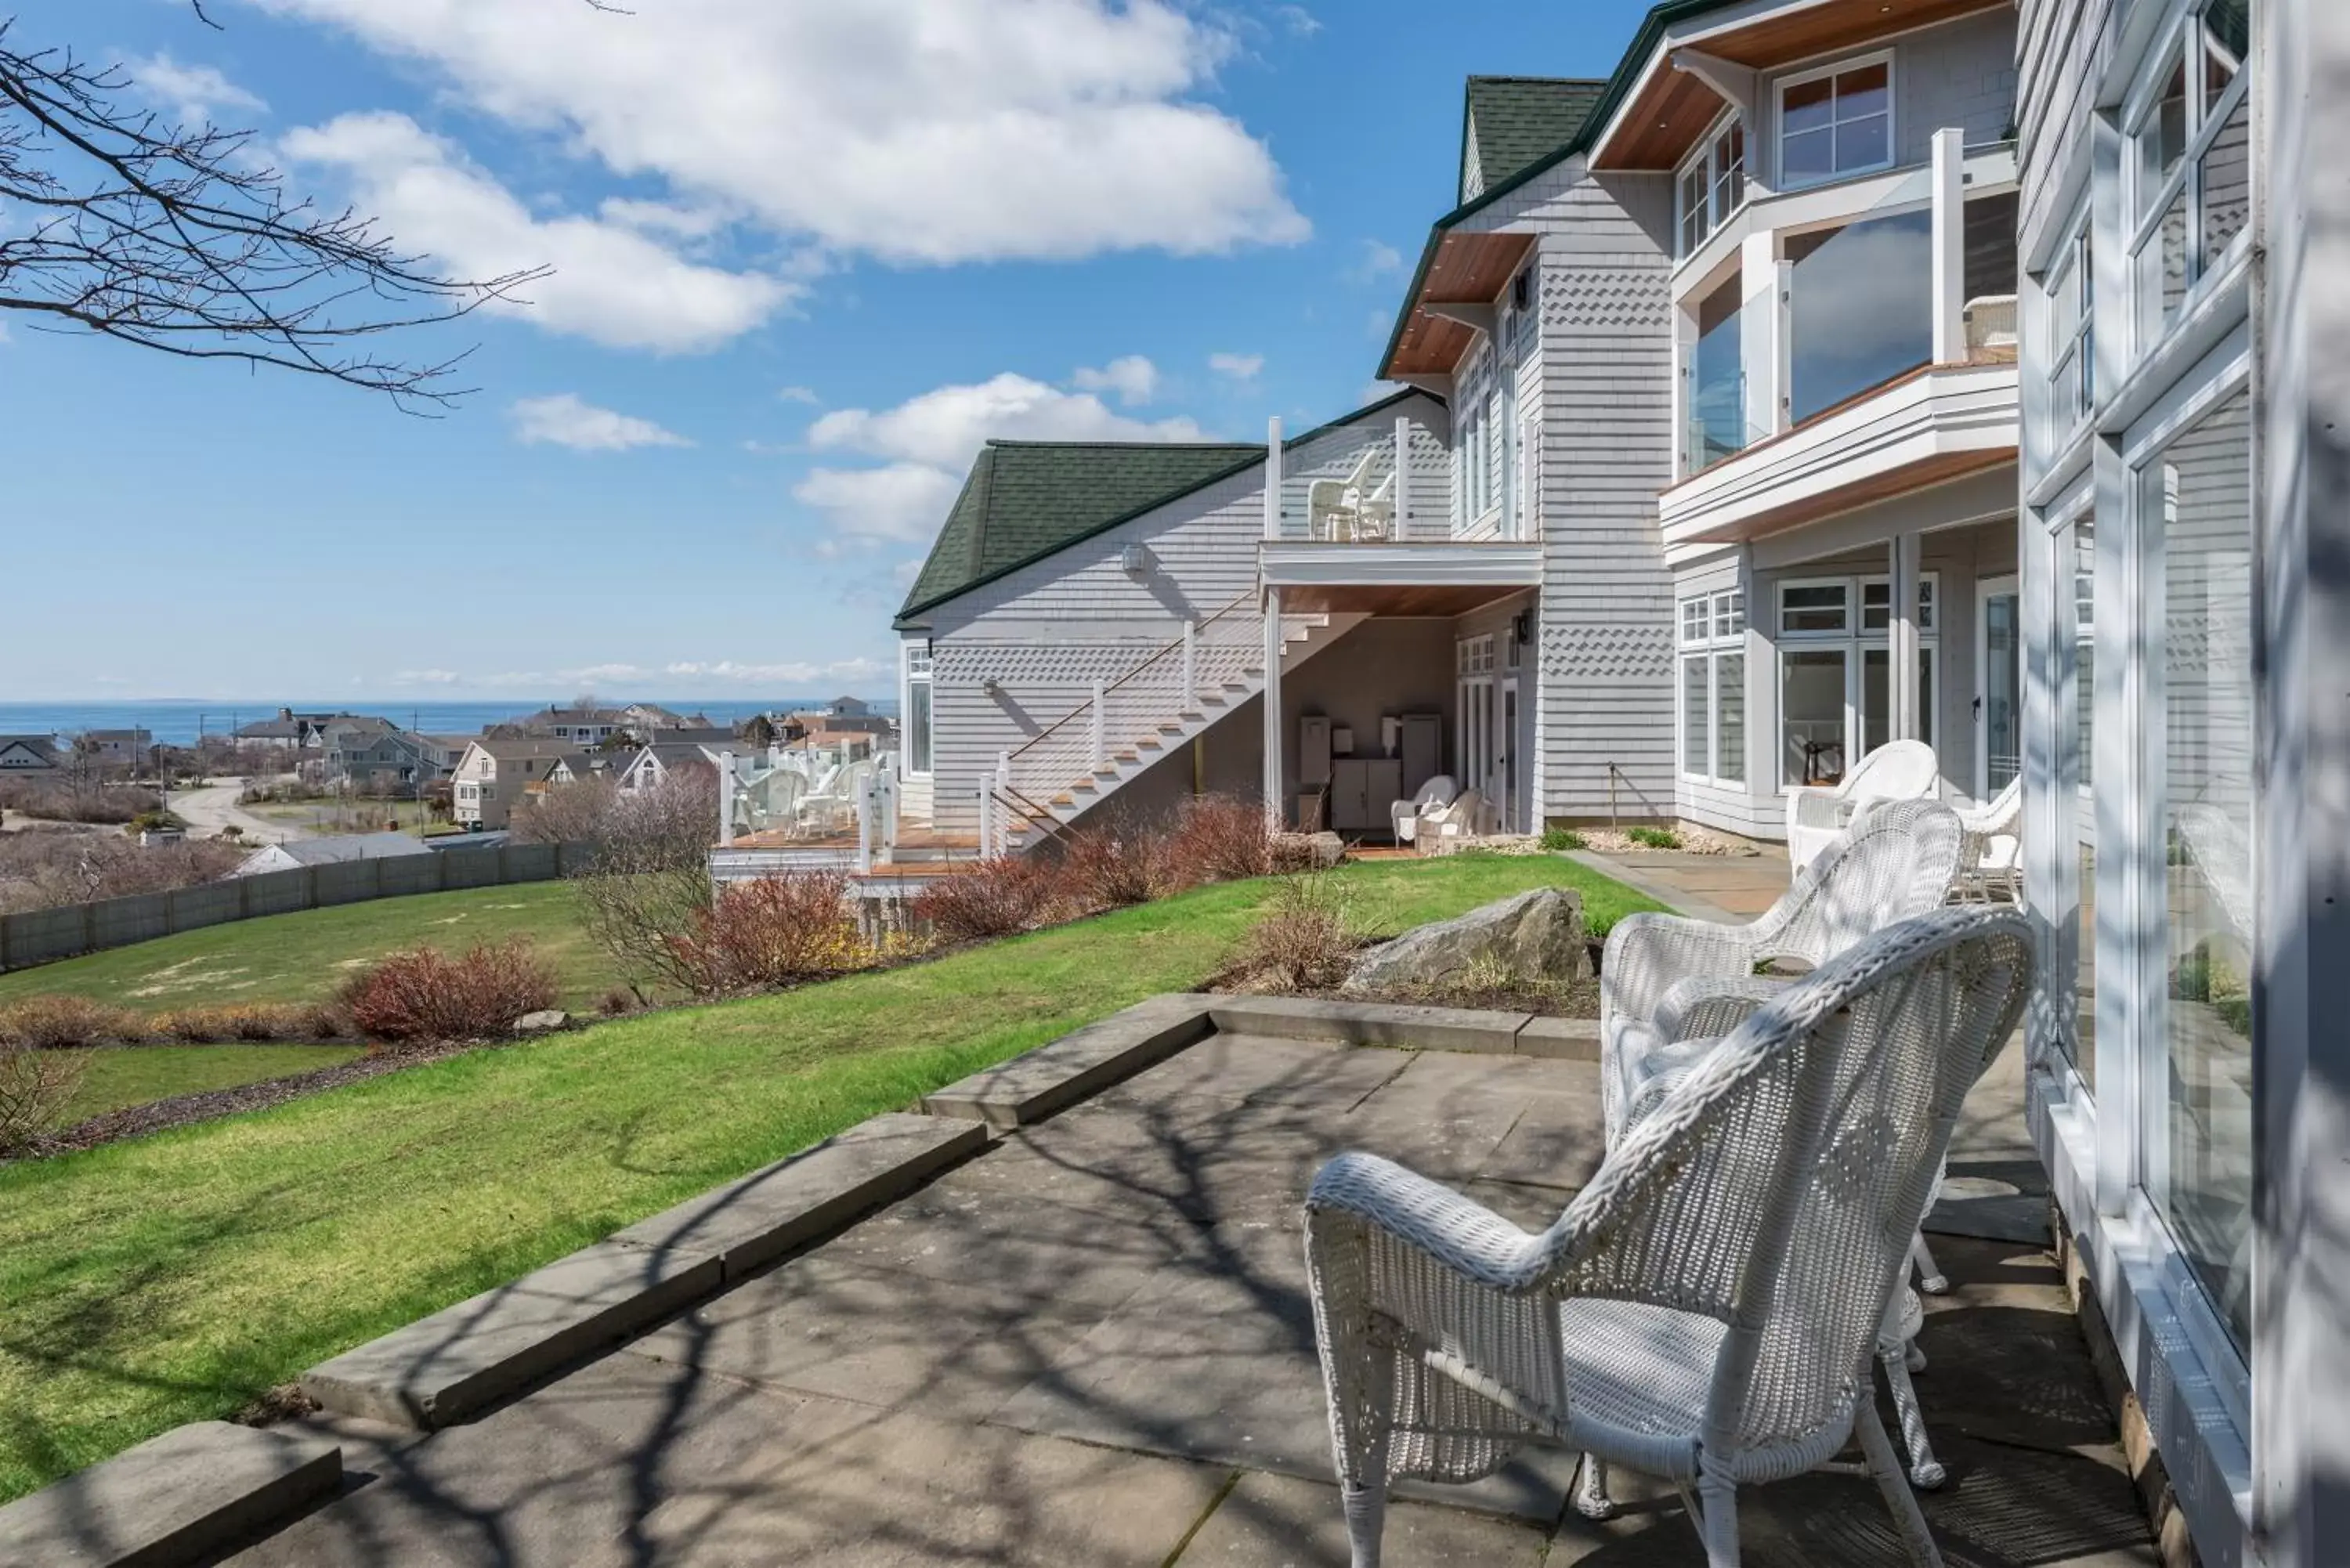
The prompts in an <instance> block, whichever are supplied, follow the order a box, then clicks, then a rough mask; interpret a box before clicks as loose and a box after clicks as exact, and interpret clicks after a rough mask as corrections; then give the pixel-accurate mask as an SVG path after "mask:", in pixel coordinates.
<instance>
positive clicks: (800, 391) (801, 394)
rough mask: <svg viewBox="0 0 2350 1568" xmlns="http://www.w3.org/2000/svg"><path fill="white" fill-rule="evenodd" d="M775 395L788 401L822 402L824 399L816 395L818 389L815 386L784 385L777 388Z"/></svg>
mask: <svg viewBox="0 0 2350 1568" xmlns="http://www.w3.org/2000/svg"><path fill="white" fill-rule="evenodd" d="M775 396H777V397H779V398H781V399H783V400H784V401H785V402H787V403H820V402H822V401H824V400H823V399H822V398H819V397H817V396H816V389H815V388H813V387H784V388H780V389H777V391H776V393H775Z"/></svg>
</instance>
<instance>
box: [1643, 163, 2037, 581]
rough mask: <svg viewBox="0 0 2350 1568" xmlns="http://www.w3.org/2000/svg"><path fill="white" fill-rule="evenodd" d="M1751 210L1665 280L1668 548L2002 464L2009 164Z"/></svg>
mask: <svg viewBox="0 0 2350 1568" xmlns="http://www.w3.org/2000/svg"><path fill="white" fill-rule="evenodd" d="M1934 146H1935V157H1934V161H1933V162H1932V163H1931V164H1930V165H1927V166H1923V167H1918V168H1913V169H1908V170H1896V171H1892V172H1890V173H1887V174H1884V175H1878V176H1874V177H1869V178H1866V179H1861V180H1856V181H1848V182H1843V183H1841V184H1838V185H1835V186H1832V187H1829V188H1826V189H1814V190H1807V191H1804V192H1797V193H1795V194H1794V195H1789V196H1784V197H1778V198H1773V199H1769V200H1763V201H1758V202H1752V203H1750V204H1749V205H1748V207H1747V208H1746V209H1745V210H1744V211H1742V213H1739V214H1738V215H1737V217H1736V218H1734V219H1733V220H1732V221H1731V223H1729V224H1727V225H1725V227H1724V230H1723V232H1722V234H1719V235H1717V236H1715V237H1714V238H1713V239H1711V240H1710V241H1708V242H1707V243H1706V244H1704V245H1702V246H1700V248H1699V250H1698V252H1697V253H1696V254H1693V255H1692V256H1691V257H1690V259H1689V261H1688V262H1687V263H1686V264H1685V265H1684V266H1683V267H1682V269H1681V272H1680V274H1679V276H1678V277H1677V279H1676V289H1677V292H1678V293H1679V296H1680V308H1679V312H1678V316H1677V323H1678V325H1677V335H1678V337H1679V358H1680V363H1681V367H1682V380H1681V389H1680V398H1679V402H1680V410H1679V412H1680V418H1679V430H1680V432H1681V433H1680V443H1679V444H1680V451H1679V467H1680V472H1682V474H1683V476H1684V477H1683V479H1682V481H1681V483H1679V484H1677V485H1675V486H1674V487H1673V488H1672V489H1670V490H1668V491H1667V492H1666V493H1665V494H1664V496H1663V497H1662V499H1661V503H1660V513H1661V518H1662V522H1663V524H1664V529H1665V537H1666V543H1667V545H1668V548H1669V549H1670V548H1672V547H1674V546H1691V545H1714V544H1721V543H1725V542H1729V541H1731V540H1737V539H1747V538H1752V537H1755V536H1757V535H1760V534H1763V533H1769V532H1774V531H1777V530H1779V529H1782V528H1785V527H1790V526H1794V525H1795V524H1800V523H1803V522H1806V521H1809V520H1811V519H1813V518H1814V517H1818V516H1823V515H1825V514H1828V513H1831V512H1835V511H1841V510H1846V509H1848V508H1850V507H1852V506H1856V505H1858V504H1863V503H1865V502H1867V501H1871V500H1877V499H1881V498H1883V497H1886V496H1889V495H1894V494H1898V493H1904V492H1906V491H1908V490H1913V489H1918V488H1921V487H1923V486H1925V485H1928V484H1934V483H1943V482H1945V481H1948V480H1950V479H1954V478H1958V477H1960V476H1962V475H1964V474H1967V473H1969V472H1975V471H1977V470H1980V469H1984V468H1989V467H1991V466H1994V465H1996V464H1999V463H2002V462H2012V461H2013V458H2014V452H2015V447H2016V404H2017V392H2016V388H2017V380H2016V351H2017V340H2016V320H2015V314H2016V304H2015V286H2016V280H2015V262H2014V257H2015V198H2014V194H2013V187H2014V155H2013V151H2012V149H2011V148H2008V147H2006V146H2003V145H2002V146H1999V147H1992V148H1987V149H1978V150H1976V151H1971V152H1970V151H1967V150H1966V149H1965V148H1964V147H1963V146H1962V144H1961V141H1960V133H1959V132H1957V131H1955V130H1945V131H1943V132H1941V133H1939V135H1938V136H1937V137H1936V138H1935V142H1934Z"/></svg>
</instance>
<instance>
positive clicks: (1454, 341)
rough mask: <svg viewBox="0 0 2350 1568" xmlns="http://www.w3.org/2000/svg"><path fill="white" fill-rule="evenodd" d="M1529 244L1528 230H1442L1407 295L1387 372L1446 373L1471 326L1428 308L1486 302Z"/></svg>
mask: <svg viewBox="0 0 2350 1568" xmlns="http://www.w3.org/2000/svg"><path fill="white" fill-rule="evenodd" d="M1533 250H1534V235H1532V234H1462V233H1459V232H1452V233H1448V234H1445V235H1444V236H1443V237H1442V238H1441V239H1440V240H1438V241H1437V244H1436V255H1435V258H1434V259H1433V260H1432V261H1430V263H1429V265H1428V270H1427V272H1426V274H1425V275H1422V277H1421V278H1420V284H1419V293H1418V294H1416V295H1414V296H1412V302H1411V313H1410V315H1409V317H1407V318H1406V320H1405V322H1404V327H1403V331H1402V333H1401V334H1400V335H1399V337H1397V339H1396V347H1395V353H1394V354H1393V355H1392V356H1390V357H1389V358H1388V363H1387V368H1386V369H1385V370H1384V371H1383V372H1382V373H1383V374H1385V375H1388V376H1449V375H1451V373H1452V369H1453V367H1454V366H1456V365H1458V364H1460V363H1461V355H1463V354H1465V353H1467V352H1468V351H1469V345H1470V343H1471V341H1472V340H1473V339H1474V338H1475V337H1476V329H1475V328H1473V327H1470V326H1469V325H1468V324H1467V323H1466V322H1462V321H1457V320H1454V319H1452V318H1451V317H1447V316H1444V315H1442V314H1440V312H1438V311H1436V310H1432V309H1430V306H1445V305H1491V304H1492V302H1493V300H1494V299H1495V298H1496V297H1497V296H1499V295H1500V294H1501V292H1502V290H1503V289H1504V288H1507V287H1508V286H1510V279H1511V278H1513V277H1514V276H1515V275H1517V271H1518V268H1519V267H1520V266H1522V265H1524V263H1525V259H1526V256H1527V254H1529V253H1531V252H1532V251H1533Z"/></svg>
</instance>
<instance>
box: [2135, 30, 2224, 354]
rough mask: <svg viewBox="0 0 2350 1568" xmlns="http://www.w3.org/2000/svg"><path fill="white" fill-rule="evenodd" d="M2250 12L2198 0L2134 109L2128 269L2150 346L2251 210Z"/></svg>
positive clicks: (2140, 332) (2142, 344)
mask: <svg viewBox="0 0 2350 1568" xmlns="http://www.w3.org/2000/svg"><path fill="white" fill-rule="evenodd" d="M2250 33H2251V18H2250V11H2249V8H2248V7H2247V5H2245V3H2244V0H2200V4H2199V5H2196V6H2195V7H2194V8H2193V9H2192V10H2191V11H2190V12H2189V15H2188V16H2187V17H2186V18H2185V22H2184V26H2183V27H2182V30H2181V32H2180V36H2178V37H2177V38H2175V39H2173V40H2172V41H2171V43H2170V45H2169V46H2168V49H2167V51H2166V52H2165V54H2164V55H2163V57H2162V58H2163V62H2164V63H2163V65H2162V67H2161V68H2160V69H2159V70H2158V71H2157V72H2156V74H2155V76H2154V77H2153V78H2151V85H2150V88H2149V89H2148V90H2147V92H2146V95H2145V99H2144V101H2143V102H2142V103H2140V104H2139V105H2137V109H2136V111H2135V113H2134V114H2133V115H2132V117H2131V119H2130V154H2129V158H2128V161H2127V165H2126V166H2127V169H2128V175H2129V178H2128V193H2127V197H2126V212H2127V213H2128V215H2129V225H2128V226H2129V235H2130V241H2129V254H2130V279H2131V288H2132V291H2133V306H2134V310H2133V316H2134V318H2135V320H2136V321H2137V349H2138V351H2139V352H2141V353H2143V352H2144V351H2145V350H2147V348H2151V347H2152V346H2153V345H2154V343H2155V341H2156V340H2157V339H2158V338H2159V337H2161V336H2162V333H2163V331H2164V329H2165V328H2166V327H2168V325H2169V324H2170V322H2171V321H2172V320H2173V319H2174V318H2175V317H2177V316H2178V312H2179V310H2180V308H2181V307H2182V306H2184V305H2185V304H2186V302H2187V298H2188V296H2189V294H2190V293H2191V292H2192V291H2193V289H2194V287H2195V286H2196V284H2197V283H2198V282H2199V281H2200V280H2201V279H2203V278H2205V277H2207V276H2209V275H2211V274H2212V273H2214V272H2216V271H2218V270H2219V268H2220V265H2221V264H2222V263H2223V262H2225V261H2226V260H2227V258H2228V256H2229V254H2230V252H2231V251H2232V249H2233V247H2234V245H2235V243H2236V241H2237V239H2238V238H2239V237H2240V236H2241V234H2243V232H2244V225H2245V223H2247V222H2248V221H2249V220H2250V218H2251V114H2252V109H2251V92H2250V87H2251V83H2250V81H2249V78H2247V76H2246V66H2247V64H2248V62H2247V60H2246V57H2245V56H2246V51H2247V49H2248V47H2249V46H2250V41H2251V40H2250Z"/></svg>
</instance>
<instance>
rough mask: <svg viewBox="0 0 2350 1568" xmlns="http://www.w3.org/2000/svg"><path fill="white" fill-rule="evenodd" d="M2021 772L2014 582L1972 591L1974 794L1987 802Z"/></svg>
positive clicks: (1989, 582) (2019, 630) (1990, 582)
mask: <svg viewBox="0 0 2350 1568" xmlns="http://www.w3.org/2000/svg"><path fill="white" fill-rule="evenodd" d="M2022 771H2023V616H2022V597H2020V596H2019V595H2018V593H2017V592H2016V583H2015V579H2014V578H2013V577H1985V578H1983V579H1982V580H1981V582H1979V583H1977V584H1976V585H1975V791H1976V798H1977V799H1979V800H1989V799H1990V798H1991V796H1993V795H1995V794H1998V793H1999V792H2000V791H2001V790H2003V789H2005V788H2006V787H2007V786H2008V784H2009V783H2010V782H2012V780H2013V779H2014V777H2015V775H2016V774H2019V773H2021V772H2022Z"/></svg>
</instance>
